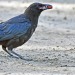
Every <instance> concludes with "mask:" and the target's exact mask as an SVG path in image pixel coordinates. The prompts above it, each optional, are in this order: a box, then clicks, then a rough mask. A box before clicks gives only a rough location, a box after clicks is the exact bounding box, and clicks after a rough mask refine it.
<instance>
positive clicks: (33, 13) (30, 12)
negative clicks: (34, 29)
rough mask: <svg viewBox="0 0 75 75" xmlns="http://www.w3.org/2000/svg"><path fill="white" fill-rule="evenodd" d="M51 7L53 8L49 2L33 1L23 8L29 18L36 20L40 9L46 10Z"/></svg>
mask: <svg viewBox="0 0 75 75" xmlns="http://www.w3.org/2000/svg"><path fill="white" fill-rule="evenodd" d="M52 8H53V7H52V5H49V4H42V3H33V4H31V5H30V6H29V7H28V8H27V9H26V10H25V14H26V16H28V17H29V18H30V19H31V20H33V21H34V20H36V21H37V19H38V17H39V15H40V14H41V12H42V11H44V10H47V9H52Z"/></svg>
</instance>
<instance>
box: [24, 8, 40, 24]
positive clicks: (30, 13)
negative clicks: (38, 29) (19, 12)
mask: <svg viewBox="0 0 75 75" xmlns="http://www.w3.org/2000/svg"><path fill="white" fill-rule="evenodd" d="M24 14H25V15H26V16H27V17H28V18H29V19H30V21H31V22H32V23H33V24H35V25H37V23H38V19H39V16H40V14H41V11H40V12H39V11H37V10H34V11H33V10H31V9H26V10H25V12H24Z"/></svg>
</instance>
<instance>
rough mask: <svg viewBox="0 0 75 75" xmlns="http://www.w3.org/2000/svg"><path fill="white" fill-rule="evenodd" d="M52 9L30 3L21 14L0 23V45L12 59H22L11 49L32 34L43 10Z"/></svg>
mask: <svg viewBox="0 0 75 75" xmlns="http://www.w3.org/2000/svg"><path fill="white" fill-rule="evenodd" d="M46 9H52V5H49V4H42V3H32V4H31V5H30V6H29V7H28V8H27V9H26V10H25V12H24V13H23V14H20V15H18V16H16V17H13V18H11V19H9V20H7V21H5V22H3V23H0V45H2V49H3V50H4V51H6V52H7V53H8V54H9V55H10V56H12V57H16V56H17V57H18V58H20V59H24V58H23V56H21V55H19V54H17V53H16V52H14V51H13V48H16V47H18V46H21V45H23V44H24V43H26V42H27V41H28V40H29V39H30V37H31V36H32V34H33V33H34V31H35V29H36V27H37V24H38V18H39V16H40V14H41V12H42V11H43V10H46Z"/></svg>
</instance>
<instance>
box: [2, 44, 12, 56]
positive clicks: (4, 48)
mask: <svg viewBox="0 0 75 75" xmlns="http://www.w3.org/2000/svg"><path fill="white" fill-rule="evenodd" d="M2 49H3V50H4V51H5V52H7V53H8V54H9V55H10V56H13V55H12V54H11V53H10V52H9V51H8V50H7V49H6V47H5V46H3V45H2Z"/></svg>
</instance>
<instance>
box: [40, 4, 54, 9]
mask: <svg viewBox="0 0 75 75" xmlns="http://www.w3.org/2000/svg"><path fill="white" fill-rule="evenodd" d="M52 8H53V6H52V5H48V4H44V5H43V6H42V7H40V8H39V9H42V10H47V9H52Z"/></svg>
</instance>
